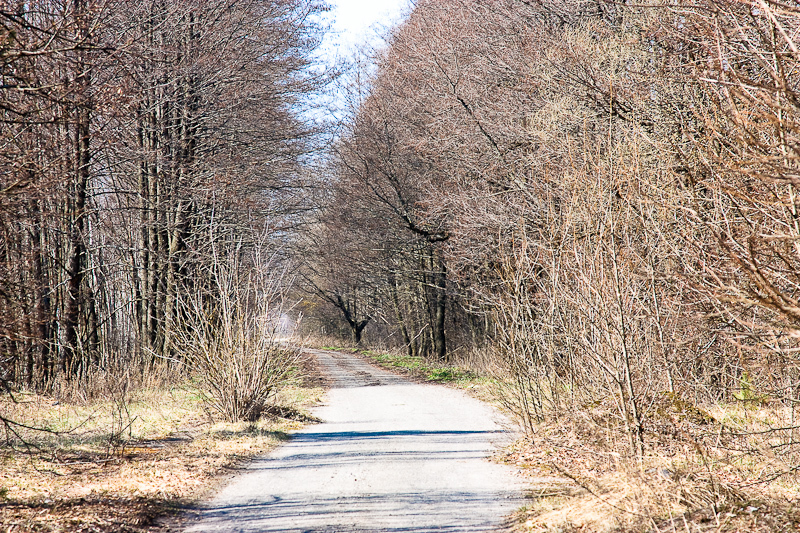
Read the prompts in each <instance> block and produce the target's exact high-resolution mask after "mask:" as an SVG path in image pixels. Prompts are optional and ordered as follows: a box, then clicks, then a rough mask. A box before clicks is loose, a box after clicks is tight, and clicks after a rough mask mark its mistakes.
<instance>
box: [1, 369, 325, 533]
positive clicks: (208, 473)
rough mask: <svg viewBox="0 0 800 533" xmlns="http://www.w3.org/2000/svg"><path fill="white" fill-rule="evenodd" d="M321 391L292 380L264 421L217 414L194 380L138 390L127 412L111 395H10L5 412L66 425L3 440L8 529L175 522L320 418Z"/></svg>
mask: <svg viewBox="0 0 800 533" xmlns="http://www.w3.org/2000/svg"><path fill="white" fill-rule="evenodd" d="M322 393H323V389H322V388H321V387H319V386H315V385H314V384H309V383H302V384H301V383H297V384H295V385H292V386H290V387H287V388H286V389H284V390H283V391H281V392H280V393H279V396H278V397H276V398H275V404H276V407H273V408H272V409H270V415H271V416H270V417H269V418H266V419H262V420H260V421H258V422H257V423H244V422H241V423H220V422H213V421H212V420H210V419H209V417H208V414H207V413H206V412H205V410H204V408H203V405H202V404H201V402H200V400H199V396H198V395H197V392H196V390H195V389H193V388H192V387H191V386H186V387H182V388H173V389H171V390H154V391H139V392H137V393H136V394H134V395H133V398H131V399H130V400H129V401H128V402H127V404H126V406H125V410H126V413H125V414H124V415H123V416H120V414H119V410H120V409H119V406H118V405H117V404H114V403H109V402H105V403H104V402H97V401H95V402H87V403H81V404H78V403H76V404H66V403H57V402H55V401H54V400H52V399H51V398H45V397H41V396H34V395H24V396H21V397H18V398H17V400H18V401H19V403H12V402H9V401H5V402H4V403H2V404H0V410H2V414H3V415H4V416H6V417H8V418H12V419H14V420H16V421H20V422H25V423H26V424H28V425H31V426H33V425H36V426H37V427H48V428H51V429H55V430H59V431H62V432H63V433H60V434H51V433H40V432H33V431H29V430H26V431H23V432H21V434H22V436H23V437H24V438H25V439H26V440H27V441H28V443H29V444H30V447H28V448H26V447H24V446H22V443H21V441H20V440H19V439H11V438H10V436H7V437H9V438H8V439H7V441H6V442H5V445H4V446H3V447H2V448H0V454H1V455H0V461H1V462H2V463H1V464H2V469H0V472H1V473H0V498H2V500H0V523H2V524H3V526H4V528H5V529H4V530H3V531H13V532H15V533H19V532H27V531H30V532H33V531H36V532H50V531H64V532H68V531H114V532H116V531H120V532H122V531H125V532H127V531H162V530H168V529H169V528H170V526H169V525H168V523H167V522H161V521H160V520H159V519H160V518H162V517H165V516H169V515H173V514H175V511H176V510H179V509H181V508H182V507H185V506H186V505H188V504H190V503H191V502H193V501H196V500H197V499H199V498H201V497H203V496H204V495H206V494H207V493H208V492H209V491H210V490H212V489H213V488H215V487H216V486H217V485H218V484H219V483H220V480H222V479H224V478H225V476H224V474H228V473H232V472H233V471H234V469H235V468H236V466H237V465H238V464H240V463H241V462H243V461H246V460H247V459H249V458H251V457H254V456H256V455H259V454H263V453H265V452H267V451H269V450H271V449H272V448H274V447H275V446H276V445H277V444H278V443H280V442H281V441H283V440H285V439H286V438H287V436H288V432H289V431H291V430H294V429H298V428H299V427H301V426H302V425H303V424H304V423H306V422H308V421H310V420H313V419H312V417H310V416H308V415H307V413H306V411H305V410H306V409H307V408H309V407H310V406H312V405H314V404H316V403H317V402H318V401H319V399H320V397H321V395H322ZM54 404H55V405H54ZM120 427H122V428H123V429H124V431H120ZM70 430H71V431H70Z"/></svg>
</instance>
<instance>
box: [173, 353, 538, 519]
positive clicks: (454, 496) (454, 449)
mask: <svg viewBox="0 0 800 533" xmlns="http://www.w3.org/2000/svg"><path fill="white" fill-rule="evenodd" d="M314 353H315V355H316V356H317V358H318V361H319V363H320V366H321V368H322V371H323V374H324V375H326V376H327V377H328V378H329V379H330V382H331V383H330V385H331V390H330V391H328V393H327V395H326V402H327V403H326V404H325V405H323V406H320V407H319V408H317V409H316V410H315V411H314V414H315V415H316V416H318V417H319V418H321V419H322V420H323V423H321V424H316V425H313V426H310V427H307V428H306V429H304V430H302V431H299V432H297V433H295V434H294V436H293V438H292V439H291V440H290V441H289V442H288V443H286V444H285V445H283V446H281V447H279V448H278V449H277V450H275V452H273V453H271V454H270V455H269V456H267V457H265V458H263V459H260V460H257V461H255V462H253V463H252V464H250V465H249V466H248V467H247V468H246V470H245V472H244V473H243V474H242V475H241V476H238V477H237V478H236V479H235V480H234V481H233V482H232V483H231V484H229V485H228V486H227V487H226V488H224V489H223V490H222V491H221V492H220V493H219V495H218V496H217V497H216V498H214V499H213V500H211V501H210V502H208V503H207V504H206V505H205V506H203V508H202V509H201V511H200V516H199V520H198V521H196V522H195V523H194V524H192V525H191V526H190V527H189V528H188V529H186V531H187V532H192V533H195V532H223V531H224V532H234V531H235V532H239V531H241V532H244V531H247V532H256V531H258V532H278V531H280V532H296V533H300V532H379V531H380V532H424V531H446V532H486V531H497V530H502V528H503V524H504V520H505V517H507V516H508V515H509V514H511V513H512V512H513V511H514V510H515V509H517V508H518V507H520V506H521V505H523V504H524V502H523V500H522V482H521V480H520V479H518V478H517V477H515V475H514V472H513V469H512V468H511V467H507V466H504V465H499V464H495V463H492V462H490V461H488V460H487V459H486V457H487V456H488V455H489V454H490V453H491V451H492V449H493V445H495V444H498V443H503V442H507V441H508V440H509V435H508V433H506V432H505V430H504V424H507V423H508V422H507V421H506V420H505V419H503V418H502V417H501V416H500V415H499V414H498V413H497V412H496V411H495V410H493V409H492V408H490V407H489V406H487V405H485V404H483V403H482V402H479V401H478V400H475V399H473V398H470V397H469V396H467V395H465V394H464V393H462V392H461V391H457V390H454V389H451V388H448V387H443V386H437V385H427V384H425V385H421V384H416V383H412V382H410V381H408V380H405V379H403V378H401V377H399V376H396V375H394V374H392V373H389V372H386V371H384V370H381V369H377V368H375V367H373V366H372V365H369V364H368V363H366V362H364V361H362V360H361V359H359V358H357V357H354V356H352V355H348V354H344V353H337V352H324V351H318V352H314Z"/></svg>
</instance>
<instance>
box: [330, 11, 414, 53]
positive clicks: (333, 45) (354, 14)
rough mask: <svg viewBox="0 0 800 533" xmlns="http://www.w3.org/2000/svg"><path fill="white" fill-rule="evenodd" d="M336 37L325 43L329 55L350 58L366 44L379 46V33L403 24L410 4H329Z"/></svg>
mask: <svg viewBox="0 0 800 533" xmlns="http://www.w3.org/2000/svg"><path fill="white" fill-rule="evenodd" d="M330 4H331V7H332V8H333V9H332V10H331V13H330V14H329V15H330V17H331V19H333V20H334V24H333V28H332V29H333V34H332V35H330V36H329V38H328V39H326V41H328V42H326V43H325V45H324V47H323V48H324V49H325V53H326V55H330V56H335V55H337V54H338V55H339V56H348V55H349V53H348V52H349V51H350V50H351V49H352V48H353V47H355V46H358V45H361V44H364V43H365V42H368V41H369V42H373V43H374V42H376V40H377V39H376V30H378V31H380V29H381V28H388V27H391V26H392V25H393V24H395V23H397V22H400V20H401V16H402V15H403V14H404V12H405V10H406V9H407V8H408V6H409V5H410V0H330Z"/></svg>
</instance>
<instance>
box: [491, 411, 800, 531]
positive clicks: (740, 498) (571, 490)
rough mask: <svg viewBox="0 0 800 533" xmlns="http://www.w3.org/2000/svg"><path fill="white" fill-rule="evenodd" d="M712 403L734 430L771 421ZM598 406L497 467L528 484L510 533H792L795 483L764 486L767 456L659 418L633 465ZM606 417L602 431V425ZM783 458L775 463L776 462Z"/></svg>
mask: <svg viewBox="0 0 800 533" xmlns="http://www.w3.org/2000/svg"><path fill="white" fill-rule="evenodd" d="M743 410H744V407H743V406H741V405H732V406H721V405H717V406H715V407H714V408H713V409H709V412H711V413H712V414H713V415H714V417H717V416H720V417H721V416H722V415H723V413H725V414H726V416H727V417H728V418H730V419H734V420H736V421H737V422H738V423H739V424H740V426H739V430H740V431H741V430H744V429H746V428H745V427H743V425H744V424H745V422H744V421H748V422H747V428H748V429H751V430H752V429H756V428H759V427H761V424H762V422H761V421H762V420H764V419H767V420H774V419H775V417H776V416H777V414H776V411H775V410H774V409H771V408H768V407H765V406H760V407H755V406H750V407H749V408H748V409H747V410H748V411H749V413H748V414H747V416H745V415H744V414H743V412H742V411H743ZM601 414H602V413H601V410H600V409H598V408H594V409H585V410H582V411H576V412H575V413H574V414H573V415H570V416H563V417H562V418H561V420H560V422H559V423H556V424H554V423H552V421H551V422H550V423H547V424H544V423H543V424H540V425H539V426H538V427H537V428H536V433H535V435H534V437H533V440H530V439H528V440H520V441H518V442H517V443H515V444H514V445H513V446H512V447H510V448H508V449H507V450H505V452H504V454H503V455H502V456H501V460H502V461H504V462H506V463H509V464H513V465H516V466H518V467H519V468H520V469H521V470H522V471H523V472H524V473H525V475H526V476H528V477H529V478H530V479H531V482H532V486H533V490H532V492H531V496H532V501H531V504H530V505H528V506H527V507H526V508H524V509H522V510H521V511H520V512H519V514H518V516H517V522H518V527H517V529H518V530H519V531H525V532H529V533H544V532H548V533H550V532H572V531H581V532H594V533H611V532H617V533H622V532H634V531H636V532H640V531H647V532H652V533H657V532H662V533H666V532H675V533H677V532H680V533H695V532H706V531H708V532H711V531H713V532H717V533H734V532H750V531H753V532H773V531H797V530H798V528H800V512H798V510H797V509H796V508H795V507H796V505H795V504H796V502H797V501H800V480H798V478H797V477H796V476H793V475H784V476H782V477H780V478H778V479H776V480H772V481H768V477H769V476H766V475H765V474H766V473H768V472H773V471H777V470H778V467H780V466H781V464H782V462H783V461H782V460H778V459H777V458H776V456H775V454H774V453H763V454H758V453H752V449H750V453H743V452H739V453H733V452H732V450H733V449H734V448H735V445H736V444H737V443H738V444H739V449H741V450H744V449H745V448H744V446H743V443H744V441H745V440H747V439H748V438H749V439H752V438H753V437H752V436H749V437H747V438H745V437H741V436H737V437H736V439H734V438H733V437H727V438H726V437H725V436H724V435H721V434H722V433H723V432H721V431H720V428H721V427H723V426H722V425H721V424H719V423H717V422H713V421H712V422H707V421H703V420H697V419H686V418H679V419H678V418H665V419H662V420H661V421H660V422H661V423H660V425H659V426H658V427H657V428H655V430H654V431H653V432H652V433H650V434H648V435H647V438H646V445H647V446H646V450H647V453H646V455H645V456H644V457H643V458H642V459H641V461H638V460H635V459H632V458H630V455H629V454H627V453H626V446H627V441H626V440H625V439H624V437H623V436H622V435H621V434H620V431H619V428H615V427H614V426H613V424H611V423H610V422H608V420H609V418H610V417H608V416H607V415H606V416H605V417H603V416H601ZM604 420H605V424H604V423H603V421H604ZM785 459H786V458H784V460H785Z"/></svg>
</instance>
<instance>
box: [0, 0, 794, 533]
mask: <svg viewBox="0 0 800 533" xmlns="http://www.w3.org/2000/svg"><path fill="white" fill-rule="evenodd" d="M0 6H1V7H0V169H1V171H0V380H1V381H2V391H3V394H5V395H6V396H8V397H10V398H13V397H15V395H16V396H18V395H19V394H20V393H23V392H24V393H31V394H34V393H35V394H38V395H43V396H46V397H48V398H56V399H62V398H76V397H87V398H88V397H90V396H92V394H93V391H95V392H96V394H97V395H99V396H102V395H103V394H104V391H105V390H106V388H104V387H107V384H108V383H109V382H110V381H109V380H111V381H113V380H117V378H118V377H119V376H124V382H125V387H132V388H135V387H137V386H141V385H142V384H143V383H148V382H149V381H148V380H149V376H152V375H155V374H158V375H162V374H163V373H164V372H166V373H168V374H170V375H173V378H174V379H178V377H175V376H183V377H186V376H196V375H199V376H200V377H199V378H197V379H199V380H200V381H204V382H205V385H204V386H205V390H207V391H208V393H207V396H208V398H210V400H211V402H212V411H214V412H215V413H217V414H219V415H221V416H222V417H223V418H225V419H228V420H251V421H252V420H257V419H258V418H259V417H260V416H261V415H262V414H265V413H266V412H267V411H268V406H269V402H270V398H271V397H272V395H274V394H275V392H276V391H277V390H278V389H279V388H280V387H281V384H282V383H283V382H285V381H286V380H287V379H290V374H292V372H293V371H292V369H293V368H294V367H296V366H297V361H298V357H299V355H298V353H299V352H298V349H297V348H295V347H294V346H293V345H287V344H285V343H283V342H282V340H281V339H282V338H283V337H284V336H286V335H287V326H286V324H287V323H291V324H293V326H292V328H293V332H294V335H295V337H296V338H298V339H299V338H305V339H308V338H311V337H313V338H315V339H323V340H318V342H329V343H330V342H333V343H337V342H338V343H340V344H342V345H348V346H350V347H352V348H354V349H362V348H374V349H381V350H386V351H392V352H394V353H399V354H403V355H405V356H408V357H414V358H420V359H421V360H423V361H426V362H430V363H431V364H438V365H444V366H458V367H463V368H467V369H469V370H470V371H472V372H476V373H479V374H481V375H486V376H491V378H492V379H494V380H495V381H496V382H497V383H498V385H497V390H496V394H497V395H498V397H499V398H500V401H501V402H502V404H503V405H504V406H505V407H506V408H507V409H508V410H509V411H511V412H512V413H514V414H515V415H516V417H517V419H518V420H519V422H520V424H521V426H522V427H523V428H524V433H525V434H526V436H527V438H528V442H529V443H531V445H534V444H535V443H537V442H539V443H541V442H543V441H544V442H556V441H557V442H559V443H562V445H563V446H567V445H566V444H564V443H570V444H569V446H572V447H573V448H569V449H570V450H571V449H574V448H575V447H585V449H587V450H591V451H587V452H586V453H587V454H588V455H590V456H591V457H592V459H591V460H588V459H587V460H586V461H585V464H591V465H594V466H591V467H587V468H589V470H590V471H591V472H592V473H593V474H597V472H601V473H602V474H603V475H612V474H609V473H608V472H611V471H612V470H613V471H614V472H617V473H618V472H620V471H623V470H624V471H625V472H628V474H626V476H633V477H635V476H636V475H641V477H642V478H647V475H646V474H645V472H647V471H648V469H650V468H651V467H653V465H654V464H656V463H654V462H653V461H654V458H655V457H657V458H659V460H663V459H664V458H665V457H666V458H669V459H670V460H673V459H676V458H682V459H683V460H684V461H685V462H684V463H681V466H675V464H673V463H670V464H671V465H672V466H670V469H671V470H670V476H669V477H670V479H669V480H668V481H670V482H675V480H676V479H677V478H678V477H681V479H682V480H683V484H682V485H681V484H680V483H678V485H680V486H681V487H682V488H681V489H680V490H679V491H678V493H679V496H676V498H677V499H676V500H674V502H677V503H675V505H678V506H682V507H680V509H682V510H681V511H680V512H683V513H686V514H685V515H684V516H689V515H690V513H692V512H695V511H697V510H698V509H706V508H711V509H713V510H714V513H717V510H718V509H722V508H723V507H724V506H726V505H727V506H729V508H732V507H730V506H733V507H735V506H737V505H739V506H743V505H744V503H743V502H752V501H756V499H758V498H765V496H764V494H767V493H769V494H771V495H772V496H770V498H773V499H771V500H769V501H768V502H767V500H763V501H762V500H759V502H761V503H758V504H753V506H755V508H769V509H772V510H774V511H775V513H776V514H775V516H778V515H780V516H783V518H781V520H789V521H790V522H791V523H795V524H796V523H797V520H800V518H799V517H797V516H795V515H791V517H790V518H786V516H789V515H790V514H791V512H790V511H789V510H787V509H791V505H790V503H787V502H792V501H795V499H796V498H797V495H798V494H797V492H798V488H799V487H800V486H799V485H798V483H797V473H798V470H800V441H798V440H797V439H798V430H800V412H798V406H799V404H800V367H799V366H798V359H797V357H798V355H797V354H798V350H800V345H798V338H800V192H798V187H800V51H798V46H800V6H798V5H797V4H796V3H793V2H783V1H779V0H678V1H676V2H664V1H662V0H645V1H644V2H639V3H633V2H612V1H608V0H550V1H547V2H541V1H538V0H418V1H417V2H416V3H415V4H414V6H413V9H412V11H411V12H410V14H409V15H408V17H407V19H406V20H405V22H403V23H402V24H400V25H399V26H398V27H396V28H394V29H392V30H390V31H389V33H388V34H387V35H386V36H385V43H386V44H385V46H383V47H380V48H378V49H375V50H369V51H364V52H363V54H365V56H366V58H367V60H366V61H353V63H352V64H351V65H350V66H349V67H348V68H344V69H341V68H339V67H336V68H332V67H326V66H325V65H323V64H322V63H321V62H320V60H319V58H318V56H317V53H318V49H319V46H320V43H321V39H322V37H323V35H324V33H325V27H324V24H323V23H322V22H321V19H320V15H321V14H322V13H324V12H325V11H326V10H327V9H328V8H327V6H326V5H325V4H324V3H322V2H317V1H316V0H271V1H268V2H266V1H262V0H244V1H237V2H229V3H226V2H220V1H218V0H190V1H186V2H175V1H172V0H154V1H152V2H147V3H141V4H140V3H136V2H125V1H121V0H69V1H68V0H58V1H53V0H34V1H29V2H22V1H14V0H4V1H3V3H2V4H0ZM336 84H338V85H336ZM335 85H336V86H338V87H340V90H341V91H342V94H343V98H344V99H345V101H346V106H344V107H345V111H344V113H340V114H339V118H338V119H337V120H333V119H330V120H317V119H314V118H313V117H315V116H318V113H319V112H320V110H319V109H315V106H319V101H320V99H319V98H320V95H322V94H325V93H326V91H328V92H329V91H331V90H333V87H334V86H335ZM308 342H313V341H308ZM165 369H166V370H165ZM243 376H244V377H243ZM114 382H115V383H118V382H119V380H117V381H114ZM99 383H102V384H104V385H103V386H95V385H97V384H99ZM0 420H2V423H3V426H4V428H5V434H6V440H7V441H9V440H13V438H12V436H13V435H16V436H17V437H20V435H21V432H22V428H21V427H20V426H19V423H18V421H16V420H15V419H14V418H13V417H11V416H7V415H4V414H3V412H0ZM10 435H11V436H10ZM14 438H16V437H14ZM20 438H21V437H20ZM687 454H688V456H691V459H686V457H687ZM658 464H661V463H658ZM620 465H623V466H620ZM624 465H627V466H624ZM553 468H556V469H561V470H559V471H560V472H561V473H562V474H563V473H564V472H563V470H565V469H568V467H567V466H564V465H554V466H553ZM626 468H627V469H628V470H625V469H626ZM659 468H660V467H659ZM630 472H634V473H630ZM636 472H639V474H635V473H636ZM572 475H574V477H576V478H580V479H584V476H583V474H580V475H579V474H575V473H573V474H572ZM588 475H589V474H586V476H588ZM598 475H600V474H598ZM601 477H602V476H601ZM604 479H605V478H604ZM592 483H593V482H589V481H586V482H585V484H586V485H587V486H590V487H594V485H592ZM631 483H632V482H631ZM776 487H777V488H776ZM592 490H595V491H597V490H599V489H596V488H595V489H592ZM675 490H676V491H677V489H675ZM657 492H658V491H654V494H655V493H657ZM656 496H658V497H656ZM656 496H653V497H652V498H651V500H648V502H649V503H641V502H639V504H641V505H640V506H639V507H636V506H635V505H634V504H631V505H634V508H635V509H636V513H639V514H642V515H644V514H647V516H648V517H649V518H648V520H651V522H647V521H644V522H641V521H639V522H637V520H638V518H637V519H634V518H631V519H630V520H631V521H632V522H634V523H635V524H638V525H637V526H636V527H639V529H633V530H640V531H644V530H645V529H642V528H643V527H646V528H650V527H651V526H655V525H656V521H654V519H653V518H652V516H654V515H658V514H659V513H661V515H663V514H664V511H663V510H664V509H665V508H667V507H669V505H672V504H673V503H669V504H665V503H664V501H666V500H665V499H664V498H667V497H666V496H663V494H661V493H658V494H656ZM671 497H672V496H670V498H671ZM659 498H661V499H659ZM667 499H669V498H667ZM653 502H655V503H653ZM669 502H673V500H669ZM764 502H767V503H764ZM618 504H619V505H623V506H626V505H628V504H627V503H624V502H622V503H618ZM651 504H652V505H654V506H656V507H657V508H658V509H660V511H652V509H651V508H650V507H647V505H651ZM637 505H638V504H637ZM658 506H660V507H658ZM665 506H666V507H665ZM674 508H677V507H674ZM743 508H744V507H743ZM748 508H749V507H748ZM642 509H645V510H642ZM779 511H780V512H779ZM636 513H633V514H636ZM648 513H650V514H648ZM781 513H783V514H781ZM751 514H752V513H751ZM671 516H672V515H670V518H671ZM715 516H716V514H715ZM662 518H663V516H662ZM676 520H677V519H676ZM775 520H777V518H776V519H775ZM675 523H679V522H675ZM675 523H673V524H672V525H673V527H674V525H675ZM718 523H719V520H717V524H718ZM783 523H784V522H781V524H783ZM786 523H789V522H786ZM642 524H645V525H644V526H643V525H642ZM681 524H682V523H681ZM770 524H771V525H769V526H764V527H765V529H763V531H777V530H780V529H779V528H778V526H777V525H775V524H774V523H772V522H770ZM631 527H633V526H631ZM688 527H689V526H688V525H687V530H688ZM737 527H739V526H737ZM780 527H783V525H781V526H780ZM575 530H576V531H577V530H578V529H575ZM598 530H599V529H598ZM649 530H650V531H656V530H658V528H657V526H656V529H649ZM699 530H700V529H698V531H699ZM709 530H711V529H709ZM719 530H720V531H723V530H724V531H728V530H727V529H724V528H722V526H720V529H719ZM734 530H735V529H730V531H734ZM736 530H748V531H756V530H757V529H747V528H744V529H736ZM758 530H759V531H760V530H761V529H758ZM537 531H538V530H537ZM670 531H672V530H670ZM692 531H694V530H692ZM703 531H705V529H703ZM714 531H716V529H714Z"/></svg>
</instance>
